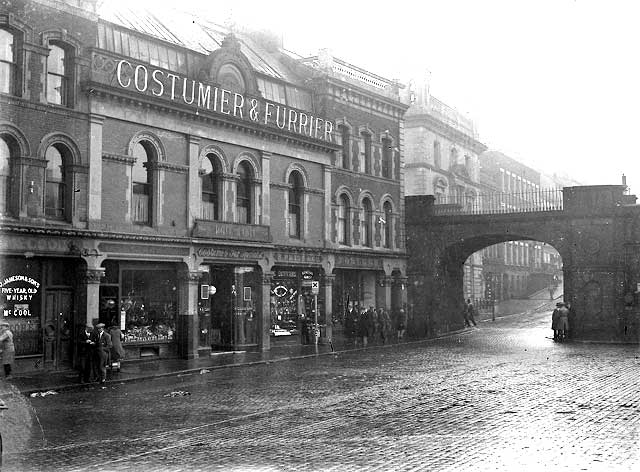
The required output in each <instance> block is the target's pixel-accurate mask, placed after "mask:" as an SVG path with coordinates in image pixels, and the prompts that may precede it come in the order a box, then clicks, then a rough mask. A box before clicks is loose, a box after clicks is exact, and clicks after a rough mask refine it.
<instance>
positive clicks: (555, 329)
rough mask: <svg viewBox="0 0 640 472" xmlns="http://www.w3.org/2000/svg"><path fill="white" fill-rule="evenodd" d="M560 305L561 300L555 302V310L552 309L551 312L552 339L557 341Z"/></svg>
mask: <svg viewBox="0 0 640 472" xmlns="http://www.w3.org/2000/svg"><path fill="white" fill-rule="evenodd" d="M561 306H562V303H561V302H558V303H556V308H555V310H553V313H551V329H552V330H553V340H554V341H558V338H559V336H558V333H559V328H558V312H559V310H560V307H561Z"/></svg>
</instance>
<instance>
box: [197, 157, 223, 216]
mask: <svg viewBox="0 0 640 472" xmlns="http://www.w3.org/2000/svg"><path fill="white" fill-rule="evenodd" d="M199 173H200V182H201V186H202V219H203V220H218V219H220V202H221V199H220V195H221V193H222V192H221V188H222V172H221V170H220V163H219V162H218V158H217V156H216V155H215V154H207V155H206V156H205V157H204V158H203V159H202V163H201V164H200V172H199Z"/></svg>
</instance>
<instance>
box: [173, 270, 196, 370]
mask: <svg viewBox="0 0 640 472" xmlns="http://www.w3.org/2000/svg"><path fill="white" fill-rule="evenodd" d="M200 275H201V274H200V272H198V271H197V270H182V271H179V272H178V320H177V321H178V323H177V329H176V340H177V342H178V353H179V354H180V356H182V357H183V358H184V359H193V358H196V357H198V344H199V337H198V325H199V324H198V288H199V285H200Z"/></svg>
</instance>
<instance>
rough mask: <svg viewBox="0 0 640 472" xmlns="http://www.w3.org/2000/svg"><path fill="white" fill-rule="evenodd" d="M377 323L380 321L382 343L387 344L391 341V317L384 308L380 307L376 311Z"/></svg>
mask: <svg viewBox="0 0 640 472" xmlns="http://www.w3.org/2000/svg"><path fill="white" fill-rule="evenodd" d="M378 323H380V335H381V337H382V344H387V343H388V342H390V341H391V318H390V317H389V313H387V310H385V309H384V308H380V310H379V312H378Z"/></svg>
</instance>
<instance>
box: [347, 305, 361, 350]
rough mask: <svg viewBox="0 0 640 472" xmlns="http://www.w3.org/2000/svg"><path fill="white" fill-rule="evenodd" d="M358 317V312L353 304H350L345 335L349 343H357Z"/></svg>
mask: <svg viewBox="0 0 640 472" xmlns="http://www.w3.org/2000/svg"><path fill="white" fill-rule="evenodd" d="M358 317H359V315H358V311H357V310H356V309H355V308H354V306H353V305H352V304H351V302H349V307H348V308H347V312H346V313H345V316H344V334H345V336H346V337H347V339H348V340H349V341H353V342H356V337H357V336H358V329H357V326H358Z"/></svg>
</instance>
